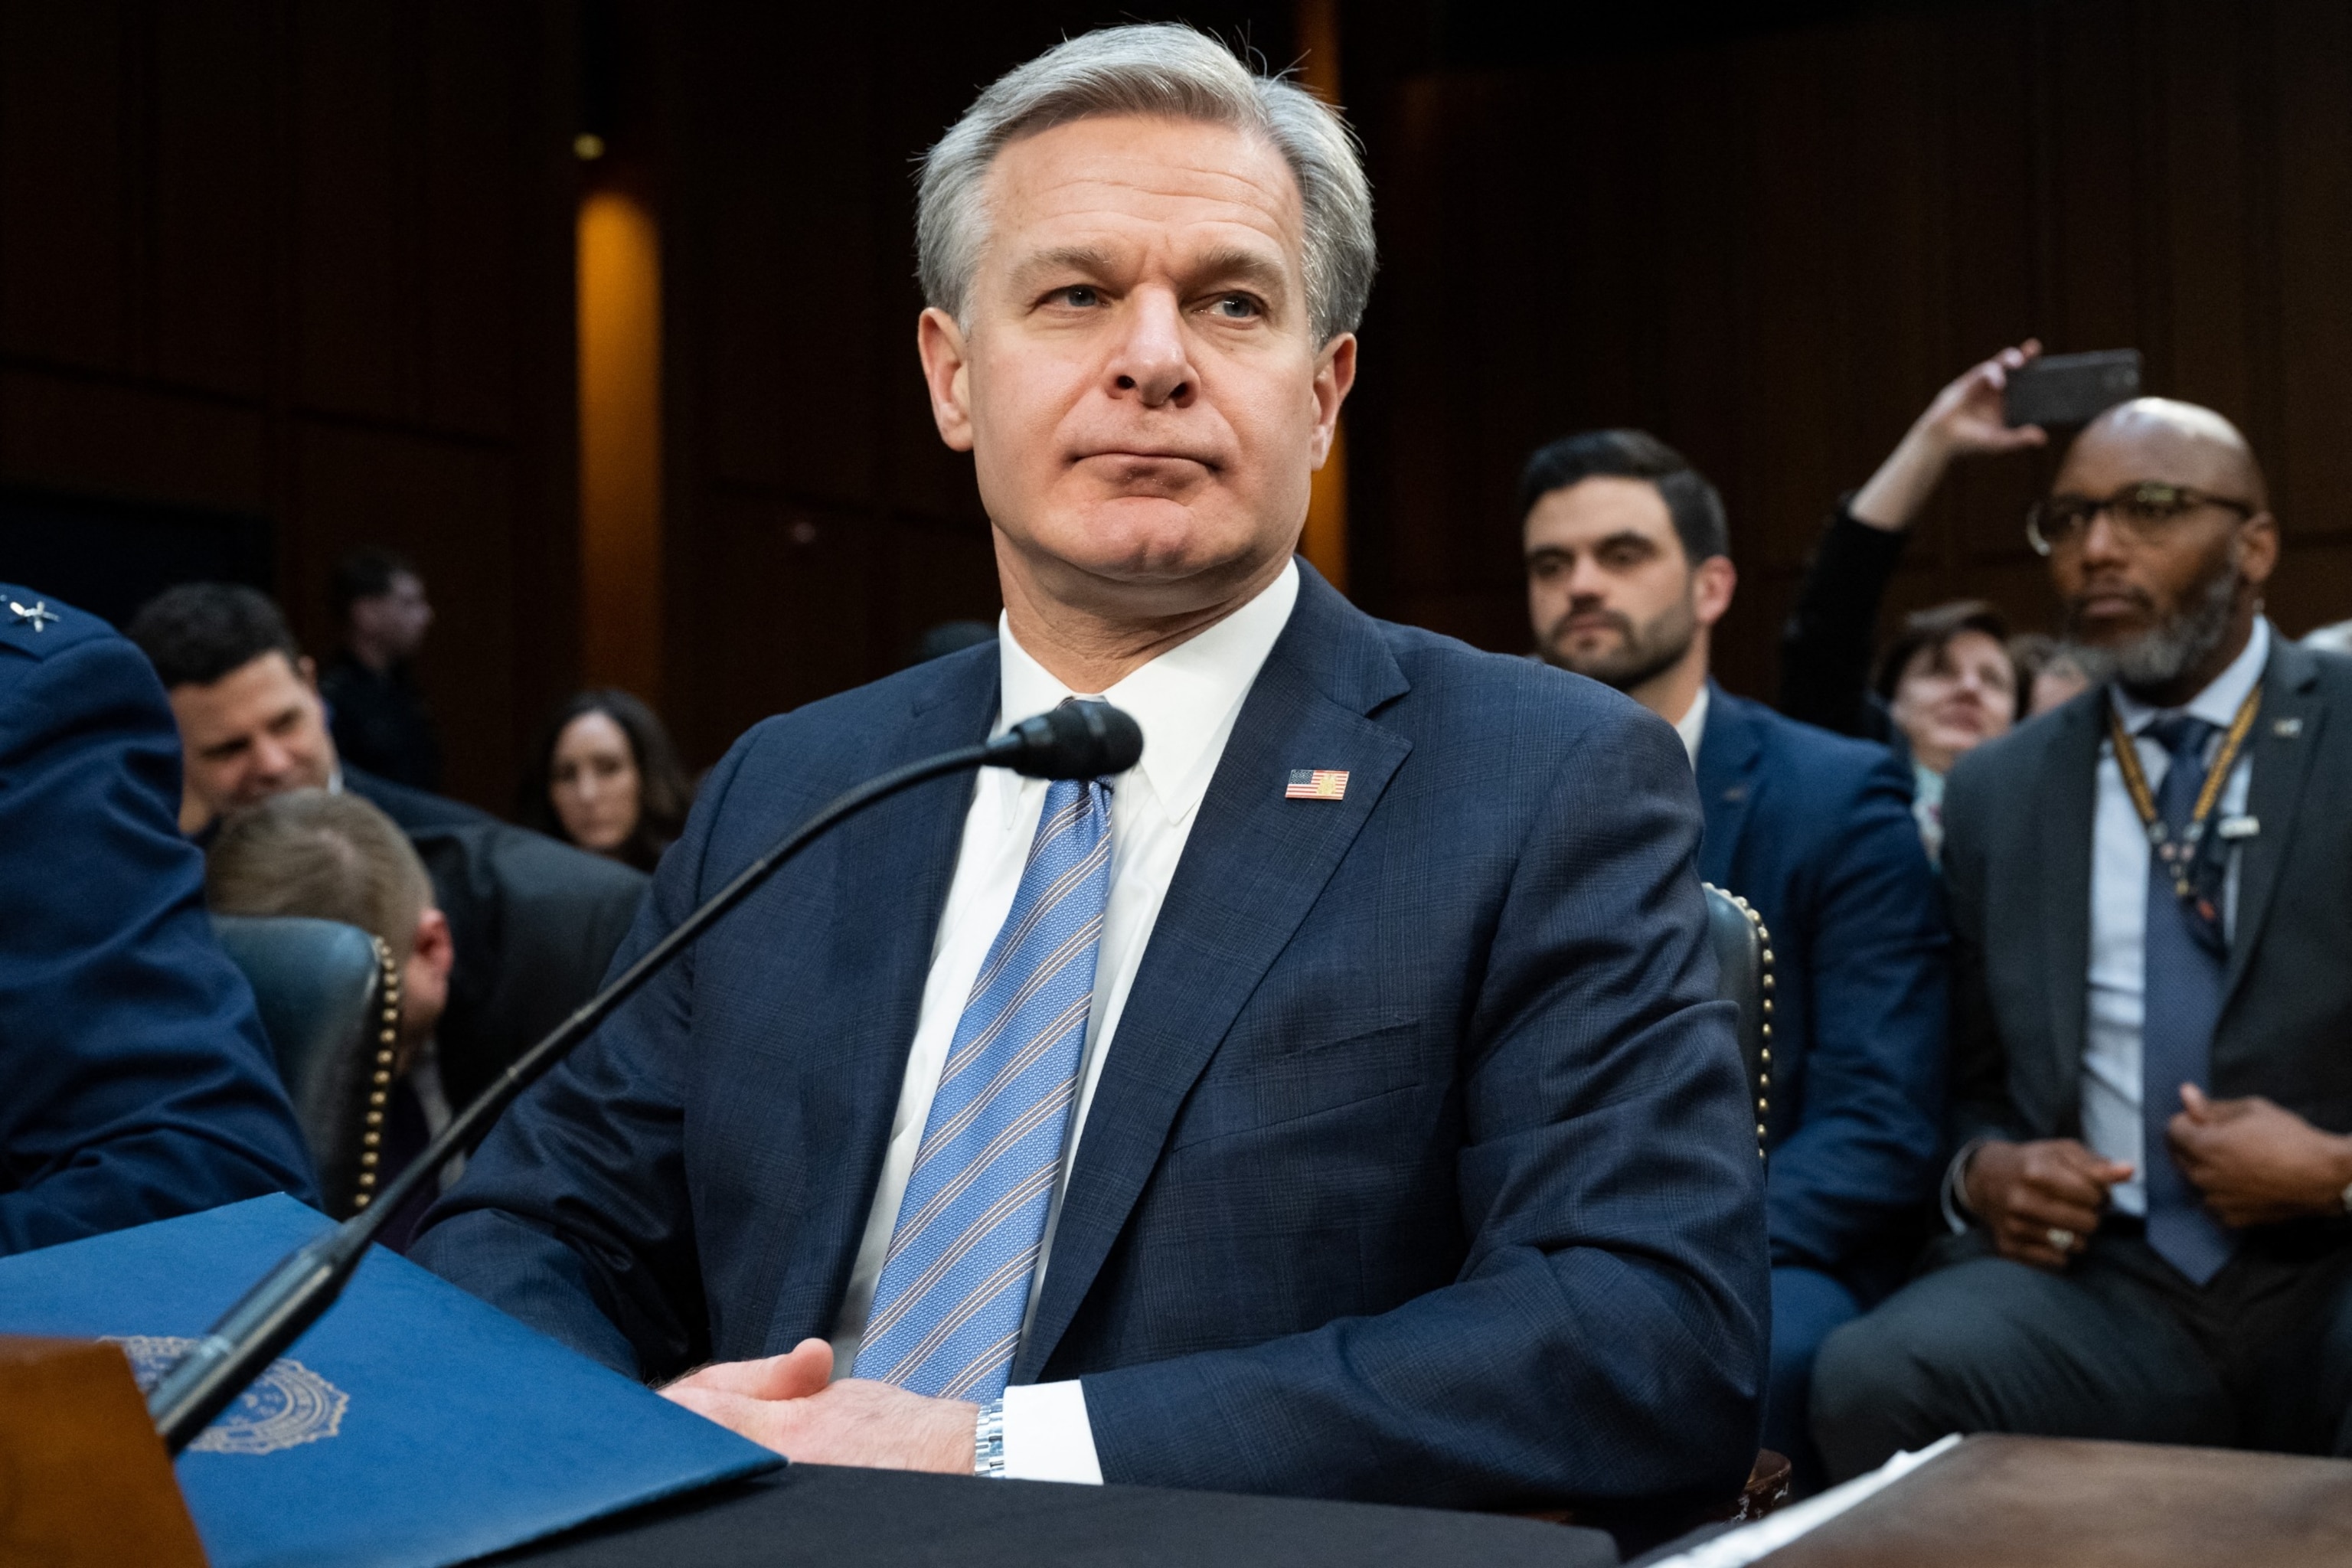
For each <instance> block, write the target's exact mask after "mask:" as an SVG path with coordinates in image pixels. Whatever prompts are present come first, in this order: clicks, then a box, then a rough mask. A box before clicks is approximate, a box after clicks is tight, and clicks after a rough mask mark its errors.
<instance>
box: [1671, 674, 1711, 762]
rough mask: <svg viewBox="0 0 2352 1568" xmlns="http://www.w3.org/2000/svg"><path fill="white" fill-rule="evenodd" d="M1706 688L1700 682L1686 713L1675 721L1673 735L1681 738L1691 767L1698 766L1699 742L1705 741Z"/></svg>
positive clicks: (1704, 683) (1704, 684) (1703, 683)
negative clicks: (1688, 755) (1696, 693)
mask: <svg viewBox="0 0 2352 1568" xmlns="http://www.w3.org/2000/svg"><path fill="white" fill-rule="evenodd" d="M1707 696H1708V692H1707V687H1706V682H1701V683H1700V685H1699V689H1698V695H1697V696H1696V697H1694V698H1692V699H1691V705H1690V709H1689V710H1688V711H1687V712H1685V713H1684V715H1683V716H1682V717H1681V718H1679V719H1677V720H1675V734H1677V735H1680V736H1681V737H1682V738H1683V750H1684V751H1685V752H1689V753H1690V761H1691V766H1692V767H1694V768H1696V767H1697V766H1698V748H1699V742H1702V741H1704V740H1706V706H1707Z"/></svg>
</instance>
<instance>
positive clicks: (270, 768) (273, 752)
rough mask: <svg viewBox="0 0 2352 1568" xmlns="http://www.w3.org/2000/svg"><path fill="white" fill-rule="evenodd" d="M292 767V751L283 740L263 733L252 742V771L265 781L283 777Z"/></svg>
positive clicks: (273, 780)
mask: <svg viewBox="0 0 2352 1568" xmlns="http://www.w3.org/2000/svg"><path fill="white" fill-rule="evenodd" d="M293 768H294V753H293V752H291V751H289V750H288V749H287V747H286V745H285V744H284V742H280V741H278V740H276V739H274V738H272V737H270V736H268V735H264V736H262V737H260V738H259V739H258V740H257V741H255V742H253V772H254V774H255V776H256V777H257V778H260V779H262V780H264V781H266V782H273V783H274V782H275V781H277V780H278V779H281V778H284V777H285V776H286V775H287V774H288V773H290V772H292V771H293Z"/></svg>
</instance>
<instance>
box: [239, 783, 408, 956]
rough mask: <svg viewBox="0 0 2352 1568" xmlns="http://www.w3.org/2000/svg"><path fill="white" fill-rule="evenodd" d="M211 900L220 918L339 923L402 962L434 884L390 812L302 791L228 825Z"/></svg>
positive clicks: (346, 798)
mask: <svg viewBox="0 0 2352 1568" xmlns="http://www.w3.org/2000/svg"><path fill="white" fill-rule="evenodd" d="M432 902H433V883H432V880H431V879H429V878H428V877H426V876H425V864H424V862H423V861H421V860H419V859H418V858H416V851H415V849H414V848H413V847H410V845H409V842H408V837H407V836H406V835H405V834H404V833H402V832H401V831H400V829H399V828H398V827H397V826H394V823H393V820H392V818H390V817H388V816H384V814H383V812H381V811H378V810H377V809H376V808H375V807H374V806H373V805H369V804H368V803H367V802H366V801H363V800H362V799H360V798H359V797H358V796H357V795H330V794H329V793H327V792H326V791H325V790H322V789H298V790H293V791H290V792H289V793H288V794H285V795H272V796H270V797H269V798H268V799H267V800H265V801H262V802H260V803H259V804H257V805H250V806H247V807H246V808H245V809H244V810H243V811H240V812H238V813H236V815H235V816H231V817H230V818H229V819H228V820H227V821H226V822H225V823H223V824H222V825H221V830H220V834H219V836H218V837H215V839H214V840H213V846H212V848H211V849H210V850H209V851H208V852H207V853H206V854H205V903H206V904H207V905H208V906H210V908H211V909H212V910H213V911H214V912H215V914H224V915H308V916H310V918H311V919H313V920H322V921H342V922H343V923H344V924H345V925H354V926H357V927H359V928H360V929H361V930H362V931H367V932H368V933H370V934H371V935H373V936H378V937H381V938H383V944H384V945H385V946H386V947H388V948H390V949H391V950H392V956H393V960H394V963H406V962H407V959H408V954H409V952H410V950H411V949H412V948H413V947H414V946H415V941H416V921H417V919H418V917H419V916H421V915H423V914H424V912H425V910H426V909H427V908H429V907H430V906H431V905H432Z"/></svg>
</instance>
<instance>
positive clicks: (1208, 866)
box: [1012, 563, 1412, 1383]
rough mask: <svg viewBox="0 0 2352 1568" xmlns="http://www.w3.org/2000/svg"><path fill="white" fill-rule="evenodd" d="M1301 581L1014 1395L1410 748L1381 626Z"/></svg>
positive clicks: (1078, 1172) (1072, 1214)
mask: <svg viewBox="0 0 2352 1568" xmlns="http://www.w3.org/2000/svg"><path fill="white" fill-rule="evenodd" d="M1299 573H1300V577H1301V581H1300V584H1299V597H1298V605H1297V609H1296V610H1294V611H1293V612H1292V613H1291V617H1290V625H1289V626H1287V627H1286V629H1285V630H1284V632H1283V635H1282V637H1281V638H1280V640H1278V641H1277V642H1276V644H1275V647H1274V651H1273V653H1272V654H1270V655H1269V656H1268V657H1267V658H1266V662H1265V668H1263V669H1262V670H1260V671H1259V673H1258V678H1257V680H1256V682H1255V684H1254V685H1253V686H1252V687H1251V688H1250V693H1249V696H1248V698H1247V699H1246V700H1244V703H1243V706H1242V711H1241V715H1240V717H1239V719H1238V720H1237V721H1236V722H1235V723H1234V732H1233V735H1232V738H1231V739H1230V740H1228V741H1227V742H1226V744H1225V752H1224V756H1223V759H1222V760H1221V761H1220V762H1219V763H1218V765H1217V771H1216V774H1215V776H1214V778H1213V780H1212V781H1211V783H1210V785H1209V792H1208V795H1207V796H1206V797H1205V798H1204V799H1203V800H1202V803H1201V807H1200V816H1198V817H1197V818H1196V819H1195V820H1194V822H1193V825H1192V834H1191V836H1190V837H1189V838H1188V839H1187V840H1186V842H1185V845H1184V854H1183V858H1182V859H1181V861H1180V862H1179V863H1178V865H1177V868H1176V875H1175V879H1174V880H1173V881H1172V882H1171V884H1170V886H1169V889H1168V897H1167V900H1166V901H1165V902H1164V903H1163V904H1162V905H1161V906H1160V918H1159V920H1158V921H1157V922H1156V923H1155V924H1154V926H1153V927H1152V932H1151V940H1150V945H1149V946H1148V947H1147V948H1146V949H1145V951H1144V955H1143V963H1142V966H1141V967H1140V969H1139V970H1138V972H1137V973H1136V977H1135V985H1134V988H1133V989H1132V990H1131V991H1130V992H1129V994H1128V998H1127V1006H1126V1009H1125V1011H1124V1012H1123V1013H1122V1014H1121V1016H1120V1017H1119V1021H1118V1030H1117V1033H1116V1034H1115V1035H1114V1037H1113V1038H1112V1041H1111V1044H1110V1047H1109V1050H1110V1054H1109V1056H1108V1058H1107V1059H1106V1061H1105V1062H1104V1065H1103V1072H1102V1078H1101V1080H1100V1082H1099V1083H1098V1084H1097V1087H1096V1091H1095V1098H1094V1103H1093V1106H1092V1108H1091V1110H1089V1111H1088V1113H1087V1123H1086V1127H1085V1129H1084V1130H1083V1132H1082V1134H1081V1136H1080V1139H1079V1142H1078V1157H1077V1163H1076V1166H1075V1168H1074V1169H1073V1170H1072V1172H1071V1175H1070V1184H1069V1189H1068V1192H1067V1194H1066V1196H1065V1197H1064V1199H1063V1203H1062V1211H1061V1217H1060V1220H1059V1221H1058V1223H1057V1225H1056V1227H1055V1235H1054V1247H1053V1253H1052V1256H1051V1258H1050V1259H1049V1260H1048V1262H1047V1264H1046V1269H1045V1290H1044V1292H1043V1293H1042V1294H1041V1295H1040V1297H1039V1298H1038V1302H1037V1313H1036V1317H1035V1319H1034V1321H1033V1322H1032V1323H1031V1325H1030V1330H1029V1337H1028V1340H1027V1342H1025V1343H1024V1345H1023V1347H1022V1351H1021V1355H1020V1359H1019V1360H1018V1361H1017V1362H1016V1363H1014V1365H1013V1376H1012V1381H1013V1382H1014V1383H1027V1382H1031V1381H1034V1379H1035V1377H1036V1375H1037V1373H1038V1370H1039V1369H1040V1368H1041V1367H1043V1366H1044V1365H1045V1363H1046V1361H1047V1360H1048V1359H1049V1358H1050V1357H1051V1356H1052V1354H1053V1352H1054V1349H1055V1346H1056V1345H1057V1344H1059V1343H1060V1342H1061V1338H1062V1334H1063V1332H1064V1331H1065V1330H1066V1329H1067V1328H1068V1327H1069V1324H1070V1320H1071V1319H1072V1318H1073V1317H1074V1316H1075V1315H1076V1311H1077V1309H1078V1304H1079V1302H1080V1301H1082V1300H1084V1299H1085V1297H1086V1293H1087V1289H1089V1288H1090V1287H1091V1286H1092V1284H1093V1283H1094V1279H1095V1276H1096V1273H1097V1271H1098V1270H1099V1269H1100V1268H1101V1267H1102V1262H1103V1259H1104V1258H1105V1257H1106V1256H1108V1253H1109V1251H1110V1247H1111V1243H1112V1241H1113V1240H1114V1239H1115V1238H1116V1237H1118V1232H1119V1229H1120V1227H1121V1226H1124V1225H1125V1224H1126V1223H1127V1216H1128V1214H1129V1211H1130V1210H1131V1209H1132V1208H1133V1207H1134V1205H1135V1200H1136V1198H1137V1197H1138V1196H1139V1194H1141V1192H1142V1191H1143V1185H1144V1183H1145V1182H1146V1181H1147V1180H1148V1179H1149V1178H1150V1174H1151V1171H1152V1169H1153V1167H1154V1166H1155V1165H1157V1164H1158V1163H1159V1160H1160V1151H1161V1149H1162V1147H1163V1146H1164V1145H1165V1143H1166V1142H1167V1139H1168V1133H1169V1129H1170V1127H1171V1125H1172V1123H1173V1122H1174V1121H1175V1118H1176V1112H1177V1110H1178V1109H1179V1107H1180V1106H1181V1104H1182V1103H1183V1100H1184V1098H1185V1096H1186V1095H1187V1094H1188V1093H1190V1092H1191V1090H1192V1085H1193V1083H1194V1081H1195V1080H1196V1079H1199V1077H1200V1076H1201V1073H1202V1069H1203V1068H1206V1067H1207V1066H1208V1063H1209V1059H1210V1058H1211V1057H1213V1055H1214V1054H1215V1053H1216V1050H1217V1047H1218V1046H1219V1044H1220V1043H1221V1042H1222V1041H1223V1038H1224V1036H1225V1033H1226V1031H1227V1030H1228V1029H1229V1028H1231V1027H1232V1025H1233V1021H1234V1016H1235V1015H1236V1014H1238V1013H1239V1012H1240V1011H1241V1008H1242V1005H1243V1004H1244V1002H1246V1001H1247V1000H1248V999H1249V996H1250V994H1251V993H1252V992H1253V991H1254V990H1255V988H1256V986H1257V984H1258V982H1259V981H1260V979H1262V978H1263V977H1264V975H1265V972H1266V970H1267V969H1268V968H1269V967H1270V966H1271V965H1272V964H1273V963H1274V961H1275V959H1276V956H1277V955H1278V954H1279V953H1280V952H1282V950H1283V948H1284V947H1285V946H1286V945H1287V943H1288V942H1289V941H1290V938H1291V936H1292V934H1293V933H1294V932H1295V931H1297V929H1298V926H1299V923H1300V922H1301V921H1303V920H1305V919H1306V916H1307V910H1308V909H1310V908H1311V907H1312V906H1313V905H1314V903H1315V900H1316V899H1317V898H1318V896H1319V895H1320V894H1321V892H1322V890H1323V886H1324V884H1325V883H1326V882H1327V881H1328V880H1329V879H1330V877H1331V873H1332V872H1333V870H1334V869H1336V868H1338V866H1339V861H1340V858H1342V857H1343V856H1345V855H1346V853H1347V851H1348V847H1349V845H1350V844H1352V843H1353V842H1354V841H1355V837H1356V835H1357V833H1358V831H1359V830H1360V829H1361V828H1362V826H1363V825H1364V821H1365V819H1366V818H1367V817H1369V816H1370V815H1371V811H1372V807H1373V805H1374V804H1375V803H1376V802H1377V801H1378V800H1379V799H1380V796H1381V791H1382V790H1383V789H1385V788H1386V787H1387V784H1388V782H1389V779H1390V778H1391V775H1393V774H1394V773H1395V772H1396V769H1397V766H1398V764H1399V763H1402V762H1403V760H1404V757H1405V753H1406V752H1408V751H1410V750H1411V749H1412V747H1411V743H1410V742H1406V741H1404V740H1403V739H1402V738H1401V737H1399V736H1397V735H1395V734H1394V733H1392V732H1391V731H1388V730H1385V729H1383V728H1381V726H1380V725H1379V724H1377V723H1374V722H1373V721H1370V719H1367V718H1366V717H1364V715H1365V714H1366V713H1367V712H1369V711H1370V710H1372V709H1373V708H1375V707H1377V706H1378V705H1379V704H1381V702H1384V701H1386V700H1389V699H1390V698H1391V697H1394V696H1396V695H1398V694H1399V693H1401V692H1402V691H1403V690H1405V689H1406V682H1405V679H1404V677H1403V674H1402V671H1400V670H1399V669H1398V668H1397V667H1396V662H1395V660H1394V659H1393V658H1391V657H1390V655H1389V653H1388V649H1387V647H1386V646H1385V645H1384V644H1383V643H1382V642H1381V637H1380V634H1379V632H1378V631H1377V630H1376V629H1375V627H1374V626H1373V625H1372V623H1371V621H1370V619H1369V618H1368V617H1366V616H1363V615H1362V614H1361V613H1360V612H1359V611H1357V610H1355V609H1354V608H1353V607H1351V606H1350V605H1348V603H1347V602H1346V601H1345V600H1343V599H1341V598H1340V597H1339V595H1338V594H1337V593H1336V592H1334V591H1333V590H1332V589H1331V588H1330V587H1329V586H1328V585H1327V584H1325V583H1324V582H1323V580H1322V579H1321V578H1320V577H1318V576H1317V575H1316V574H1314V572H1313V571H1312V569H1310V568H1308V567H1307V565H1306V564H1305V563H1300V567H1299ZM1295 768H1344V769H1346V770H1347V773H1348V790H1347V795H1346V798H1344V799H1342V800H1338V801H1319V800H1317V801H1305V800H1287V799H1285V798H1284V795H1283V788H1284V784H1285V782H1286V778H1287V776H1288V774H1289V773H1290V771H1291V770H1292V769H1295Z"/></svg>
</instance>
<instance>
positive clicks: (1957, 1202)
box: [1944, 1138, 1992, 1236]
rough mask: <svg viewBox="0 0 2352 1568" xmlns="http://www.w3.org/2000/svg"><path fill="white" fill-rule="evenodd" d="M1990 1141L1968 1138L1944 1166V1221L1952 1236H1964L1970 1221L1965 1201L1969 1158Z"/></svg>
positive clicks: (1988, 1139)
mask: <svg viewBox="0 0 2352 1568" xmlns="http://www.w3.org/2000/svg"><path fill="white" fill-rule="evenodd" d="M1990 1142H1992V1140H1991V1139H1990V1138H1971V1139H1969V1141H1968V1142H1965V1143H1963V1144H1961V1145H1960V1152H1958V1153H1957V1154H1955V1155H1953V1156H1952V1163H1950V1164H1948V1165H1947V1166H1945V1167H1944V1223H1945V1224H1946V1225H1948V1226H1951V1227H1952V1234H1953V1235H1954V1236H1966V1235H1967V1234H1968V1233H1969V1225H1970V1224H1971V1223H1972V1221H1971V1219H1970V1216H1969V1207H1968V1204H1967V1201H1966V1197H1967V1192H1968V1188H1967V1185H1966V1183H1965V1176H1966V1173H1967V1172H1968V1168H1969V1156H1970V1155H1972V1154H1974V1153H1975V1152H1977V1151H1978V1150H1979V1149H1981V1148H1983V1147H1984V1146H1985V1145H1986V1144H1988V1143H1990Z"/></svg>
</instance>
